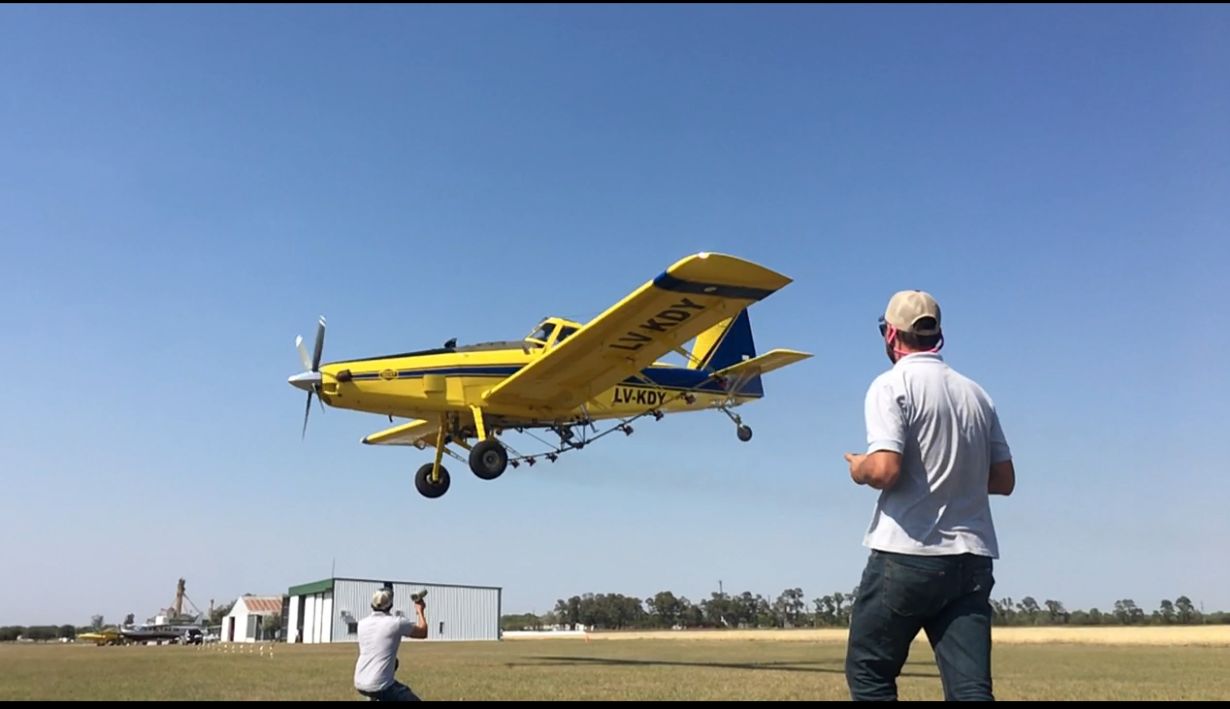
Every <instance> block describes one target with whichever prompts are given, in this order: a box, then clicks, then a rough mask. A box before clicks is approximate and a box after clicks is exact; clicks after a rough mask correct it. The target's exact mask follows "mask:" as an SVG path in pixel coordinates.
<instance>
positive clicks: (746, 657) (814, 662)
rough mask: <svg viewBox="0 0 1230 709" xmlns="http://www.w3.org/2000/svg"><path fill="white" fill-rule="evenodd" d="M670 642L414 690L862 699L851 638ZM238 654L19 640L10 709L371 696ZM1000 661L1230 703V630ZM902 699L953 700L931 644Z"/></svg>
mask: <svg viewBox="0 0 1230 709" xmlns="http://www.w3.org/2000/svg"><path fill="white" fill-rule="evenodd" d="M1119 631H1134V632H1131V633H1129V632H1119ZM1048 633H1049V634H1048ZM664 635H667V636H669V637H667V638H665V639H664V638H657V637H655V638H634V637H631V634H603V635H595V636H592V638H591V641H590V642H586V641H585V640H584V639H518V640H506V641H504V642H499V643H495V642H487V643H414V642H407V643H405V644H403V646H402V651H401V663H402V667H401V670H400V671H399V672H398V678H399V679H400V680H402V681H403V682H405V683H407V684H409V685H410V686H412V687H413V688H414V689H415V691H416V692H418V693H419V695H420V696H422V697H423V698H424V699H429V700H456V699H550V700H561V699H585V700H593V699H667V700H672V699H675V700H677V699H834V700H845V699H848V694H847V690H846V684H845V675H844V673H843V669H842V664H843V661H844V657H845V646H844V637H845V636H844V633H843V632H842V631H814V632H813V631H784V632H778V633H774V632H768V633H755V632H752V633H746V634H740V633H722V634H720V635H718V634H714V633H696V634H689V635H686V636H682V635H678V634H674V635H672V634H664ZM231 649H232V651H231V652H227V651H223V649H222V646H211V647H209V648H206V649H199V648H195V647H174V646H167V647H94V646H92V645H54V644H49V645H14V644H6V645H4V646H0V699H5V700H14V699H18V700H27V699H79V700H80V699H89V700H94V699H121V700H123V699H142V700H145V699H171V700H176V699H186V700H194V699H283V700H290V699H311V700H316V699H324V700H358V699H360V697H359V695H357V694H356V693H355V692H354V691H353V690H352V689H351V675H352V672H353V670H354V658H355V652H356V650H355V647H354V646H353V645H318V646H302V645H300V646H294V647H288V646H286V645H277V646H274V652H273V655H272V657H270V656H268V655H260V654H256V649H257V648H255V647H244V648H242V649H243V650H245V652H234V651H233V650H235V649H238V646H233V647H232V648H231ZM247 650H252V653H251V654H249V653H248V652H246V651H247ZM993 662H994V681H995V694H996V698H997V699H1005V700H1011V699H1044V700H1050V699H1057V700H1069V699H1110V700H1120V699H1136V698H1139V699H1146V700H1160V699H1230V672H1228V671H1227V668H1230V627H1221V628H1206V627H1198V628H1138V629H1130V628H1122V629H1121V628H1105V629H1088V630H1086V629H1079V628H1074V629H1067V630H1066V632H1061V629H1050V628H1021V629H1015V628H1012V629H1005V630H1004V632H1002V633H997V638H996V645H995V649H994V659H993ZM900 688H901V698H902V699H941V698H942V696H943V695H942V691H941V688H940V682H939V675H938V673H937V671H936V668H935V665H934V663H933V658H932V655H931V651H930V649H929V648H928V647H927V645H926V643H925V642H922V641H920V642H918V643H915V645H914V646H913V650H912V652H911V656H910V659H909V662H908V663H907V664H906V667H905V674H904V676H903V677H902V679H901V681H900Z"/></svg>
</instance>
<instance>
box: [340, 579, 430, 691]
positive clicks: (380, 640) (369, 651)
mask: <svg viewBox="0 0 1230 709" xmlns="http://www.w3.org/2000/svg"><path fill="white" fill-rule="evenodd" d="M392 608H393V590H392V589H389V588H386V589H381V590H379V591H377V592H376V593H375V594H373V595H372V614H371V615H369V616H367V617H366V618H364V619H363V620H360V621H359V660H358V662H357V663H355V667H354V688H355V689H357V690H358V691H359V694H362V695H363V696H365V697H367V698H368V699H369V700H372V701H377V702H417V701H419V698H418V697H417V696H415V694H414V692H412V691H410V688H409V687H407V686H406V685H404V684H402V683H401V682H398V681H397V679H396V678H395V677H394V676H393V675H394V673H395V672H396V671H397V667H398V664H399V663H398V661H397V650H398V648H400V647H401V639H402V638H403V637H405V638H415V639H418V640H421V639H423V638H426V637H427V614H426V611H427V604H426V602H425V601H424V600H423V599H422V598H419V599H417V600H416V601H415V602H414V610H415V611H416V613H417V614H418V624H413V623H411V622H410V619H409V618H403V617H401V616H396V615H392V614H391V613H390V611H391V610H392Z"/></svg>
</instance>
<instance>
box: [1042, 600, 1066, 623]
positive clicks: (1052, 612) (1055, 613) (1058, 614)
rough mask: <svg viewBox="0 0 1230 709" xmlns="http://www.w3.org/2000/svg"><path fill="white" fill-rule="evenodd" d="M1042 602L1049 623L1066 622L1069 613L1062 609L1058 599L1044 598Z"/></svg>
mask: <svg viewBox="0 0 1230 709" xmlns="http://www.w3.org/2000/svg"><path fill="white" fill-rule="evenodd" d="M1043 604H1044V605H1045V606H1046V615H1047V619H1048V620H1050V622H1051V623H1054V624H1061V623H1067V622H1068V618H1069V614H1068V611H1066V610H1064V607H1063V604H1062V603H1060V602H1059V601H1052V600H1046V601H1043Z"/></svg>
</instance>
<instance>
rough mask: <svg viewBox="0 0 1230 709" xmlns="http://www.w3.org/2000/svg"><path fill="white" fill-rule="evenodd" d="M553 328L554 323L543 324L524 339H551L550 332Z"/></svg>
mask: <svg viewBox="0 0 1230 709" xmlns="http://www.w3.org/2000/svg"><path fill="white" fill-rule="evenodd" d="M553 330H555V326H554V325H543V326H542V327H540V328H538V330H537V331H536V332H535V333H534V334H533V335H530V336H529V337H528V338H526V339H529V340H539V341H541V342H547V341H549V340H550V339H551V332H552V331H553Z"/></svg>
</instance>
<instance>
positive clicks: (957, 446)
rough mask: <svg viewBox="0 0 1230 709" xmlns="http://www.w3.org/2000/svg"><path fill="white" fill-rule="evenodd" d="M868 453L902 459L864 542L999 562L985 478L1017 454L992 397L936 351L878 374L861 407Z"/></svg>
mask: <svg viewBox="0 0 1230 709" xmlns="http://www.w3.org/2000/svg"><path fill="white" fill-rule="evenodd" d="M864 413H865V417H866V421H867V452H868V453H874V452H875V451H878V450H888V451H895V452H897V453H900V454H901V476H900V478H899V479H898V480H897V484H896V485H894V486H893V487H892V488H891V489H889V490H884V491H881V493H880V497H879V499H878V500H877V501H876V507H875V513H874V514H873V515H872V518H871V526H870V527H869V528H868V529H867V534H866V536H864V538H863V545H864V546H867V547H870V548H872V549H879V550H881V551H890V552H899V553H903V554H920V555H938V554H965V553H970V554H977V555H979V556H989V557H991V558H994V559H998V558H999V545H998V543H997V542H996V539H995V525H994V524H993V523H992V521H991V505H990V496H989V494H988V493H987V479H988V477H989V475H990V469H991V464H992V463H998V462H1001V461H1005V460H1009V459H1010V458H1011V457H1012V454H1011V451H1010V450H1009V449H1008V442H1007V440H1005V438H1004V432H1003V430H1002V429H1001V428H1000V425H999V416H998V414H997V413H996V411H995V405H994V403H992V401H991V398H990V397H989V396H988V395H987V393H986V392H985V391H983V389H982V387H981V386H979V385H978V384H977V383H976V382H974V381H973V380H972V379H969V378H968V377H965V376H963V375H961V374H959V373H958V372H956V371H955V370H954V369H952V368H951V367H949V366H948V364H947V363H946V362H944V359H943V358H942V357H940V356H939V355H938V354H932V353H915V354H909V355H906V356H904V357H902V358H901V359H899V360H897V363H896V364H895V365H893V368H892V369H890V370H888V371H887V372H884V373H883V374H881V375H880V376H878V377H876V379H875V381H873V382H872V383H871V387H870V388H869V389H868V390H867V397H866V401H865V402H864Z"/></svg>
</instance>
